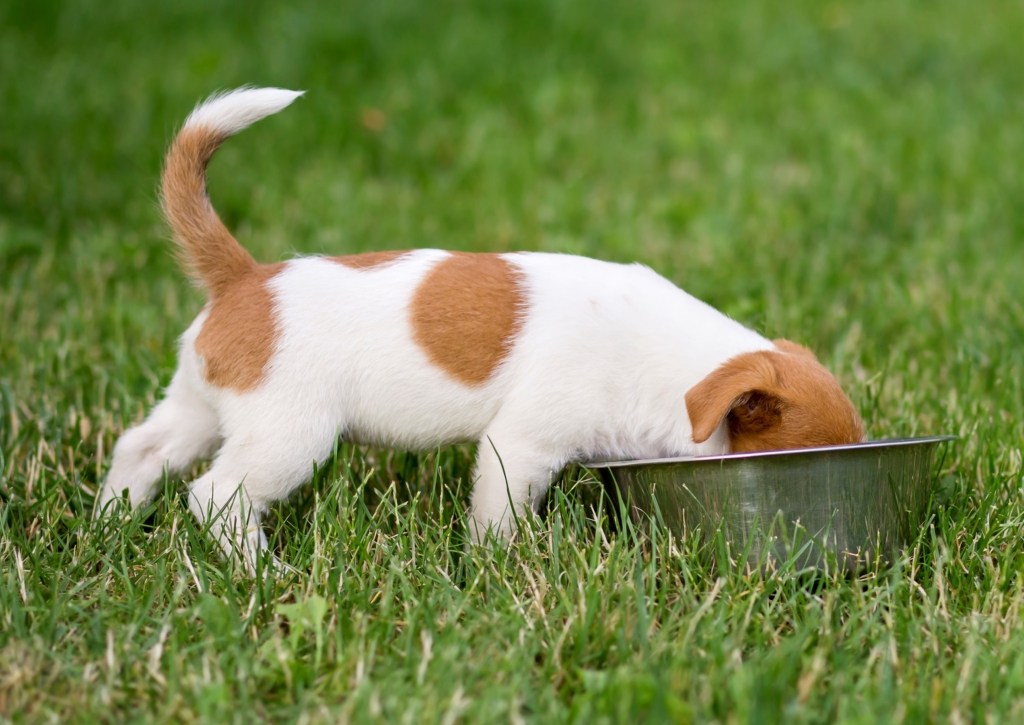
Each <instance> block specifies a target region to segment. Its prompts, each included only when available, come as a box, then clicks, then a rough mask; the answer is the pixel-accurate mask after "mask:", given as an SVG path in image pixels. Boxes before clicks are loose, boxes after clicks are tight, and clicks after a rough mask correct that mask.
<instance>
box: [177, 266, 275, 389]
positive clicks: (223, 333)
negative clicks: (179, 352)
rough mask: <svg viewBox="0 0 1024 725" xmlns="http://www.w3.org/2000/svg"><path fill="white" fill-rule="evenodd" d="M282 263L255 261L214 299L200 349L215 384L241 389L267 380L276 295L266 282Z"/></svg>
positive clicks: (198, 342) (206, 371) (197, 346)
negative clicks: (257, 263) (265, 374)
mask: <svg viewBox="0 0 1024 725" xmlns="http://www.w3.org/2000/svg"><path fill="white" fill-rule="evenodd" d="M283 267H284V265H283V264H282V263H278V264H260V265H255V266H253V267H252V269H250V270H249V271H248V272H247V273H244V274H243V275H242V276H240V277H238V278H236V279H235V280H234V281H233V282H231V283H230V284H229V285H228V286H227V287H225V288H224V289H222V290H221V292H220V294H219V295H218V296H217V297H215V298H214V299H213V300H212V302H211V303H210V314H209V316H208V317H207V318H206V321H205V322H204V323H203V329H202V330H200V331H199V335H198V337H196V343H195V349H196V352H197V353H198V354H199V355H201V356H202V357H203V361H204V362H205V367H204V369H203V377H205V378H206V381H207V382H209V383H210V384H211V385H216V386H218V387H222V388H230V389H232V390H235V391H238V392H242V391H245V390H251V389H252V388H254V387H256V386H257V385H258V384H259V383H260V381H262V380H263V374H264V372H265V371H266V367H267V362H269V360H270V356H271V355H272V354H273V352H274V345H275V343H276V340H277V323H276V321H275V319H274V299H273V295H272V294H271V292H270V290H269V289H268V287H267V283H268V282H269V281H270V280H271V278H273V277H274V275H276V274H277V273H278V272H280V271H281V269H282V268H283Z"/></svg>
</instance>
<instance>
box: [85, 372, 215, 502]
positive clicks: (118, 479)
mask: <svg viewBox="0 0 1024 725" xmlns="http://www.w3.org/2000/svg"><path fill="white" fill-rule="evenodd" d="M190 378H191V376H190V375H189V374H188V373H187V372H186V371H185V370H183V369H180V368H179V370H178V372H177V373H175V375H174V379H173V380H172V381H171V384H170V385H169V386H168V388H167V393H166V395H165V397H164V399H163V400H162V401H160V403H158V404H157V406H156V407H155V408H153V410H152V411H151V412H150V414H149V416H148V417H147V418H146V420H145V421H144V422H142V423H141V424H139V425H137V426H135V427H134V428H130V429H129V430H127V431H125V432H124V434H123V435H122V436H121V438H120V439H119V440H118V441H117V445H116V446H114V460H113V462H112V463H111V464H110V471H109V473H108V474H107V478H106V480H105V481H104V483H103V488H102V489H101V490H100V493H99V495H98V496H97V498H96V509H95V514H96V516H100V515H101V514H102V513H103V512H104V510H105V509H106V508H107V506H108V505H109V503H110V501H111V500H113V499H114V498H117V497H119V496H121V495H122V494H123V493H124V492H125V491H127V492H128V499H129V501H130V502H131V505H132V506H133V507H134V506H138V505H139V504H140V503H143V502H145V501H147V500H149V499H150V498H151V497H152V496H153V494H154V492H155V489H156V487H157V485H158V484H159V483H160V480H161V479H162V478H163V473H164V469H165V467H166V469H167V470H168V472H169V473H170V474H175V473H179V472H181V471H183V470H185V469H187V468H188V467H189V466H191V465H192V464H193V463H194V462H195V461H197V460H199V459H200V458H204V457H206V456H209V455H210V454H211V453H213V451H214V450H216V447H217V445H218V444H219V443H220V433H219V423H218V418H217V414H216V413H215V412H214V410H213V409H212V408H211V407H210V406H209V404H208V403H207V402H206V401H205V400H203V398H202V396H201V395H200V394H199V392H198V391H197V390H196V389H195V387H194V383H193V382H192V381H191V379H190Z"/></svg>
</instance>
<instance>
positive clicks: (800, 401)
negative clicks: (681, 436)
mask: <svg viewBox="0 0 1024 725" xmlns="http://www.w3.org/2000/svg"><path fill="white" fill-rule="evenodd" d="M774 344H775V348H776V349H775V350H762V351H758V352H748V353H744V354H742V355H737V356H736V357H734V358H732V359H730V360H728V361H727V362H725V363H724V364H722V365H720V366H719V367H718V368H717V369H715V370H714V371H713V372H712V373H711V374H710V375H708V376H707V377H706V378H704V379H703V380H701V381H700V382H699V383H697V384H696V385H695V386H693V387H692V388H691V389H690V391H689V392H688V393H687V394H686V410H687V412H688V413H689V415H690V423H691V424H692V426H693V440H694V442H695V443H703V442H704V441H706V440H707V439H708V438H710V437H711V434H712V433H714V432H715V430H716V429H717V428H718V426H719V425H720V424H721V423H722V421H723V420H725V421H726V422H727V423H728V428H729V440H730V445H731V449H732V451H733V452H734V453H739V452H748V451H769V450H782V449H786V448H808V447H812V446H830V445H842V444H845V443H859V442H861V441H862V440H864V424H863V423H862V422H861V419H860V416H859V415H857V411H856V410H855V409H854V407H853V403H851V402H850V399H849V398H848V397H846V394H845V393H844V392H843V389H842V388H841V387H839V383H838V382H837V381H836V379H835V378H834V377H833V376H832V373H830V372H829V371H828V370H826V369H825V366H823V365H822V364H821V363H819V362H818V359H817V358H816V357H815V356H814V353H813V352H811V351H810V350H808V349H807V348H805V347H802V346H801V345H797V344H796V343H794V342H790V341H789V340H775V341H774Z"/></svg>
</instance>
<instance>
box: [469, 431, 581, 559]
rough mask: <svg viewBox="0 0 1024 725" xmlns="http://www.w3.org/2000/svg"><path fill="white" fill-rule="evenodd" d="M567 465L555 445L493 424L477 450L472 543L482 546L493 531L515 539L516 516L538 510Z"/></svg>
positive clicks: (471, 519) (472, 510)
mask: <svg viewBox="0 0 1024 725" xmlns="http://www.w3.org/2000/svg"><path fill="white" fill-rule="evenodd" d="M563 465H564V460H560V457H559V456H558V455H557V454H556V453H555V452H554V451H552V450H551V448H550V446H547V445H544V444H540V443H537V442H536V441H534V440H532V439H531V438H530V437H529V436H524V435H521V434H519V433H518V432H517V431H513V430H508V429H504V428H503V427H502V426H501V425H492V426H491V428H490V429H489V430H488V431H487V433H486V434H485V435H484V436H483V438H481V440H480V444H479V446H478V449H477V461H476V467H475V471H474V475H473V480H474V487H473V498H472V504H471V509H470V517H469V518H470V521H469V526H470V535H471V536H472V539H473V541H474V542H475V543H482V542H483V541H484V539H485V538H486V535H487V532H488V531H490V532H492V533H493V534H494V535H496V536H498V537H501V538H504V539H509V538H511V536H512V535H513V534H514V533H515V519H516V516H521V515H523V514H524V513H526V512H527V511H533V512H534V513H536V512H537V510H538V508H539V507H540V504H541V502H542V501H543V499H544V494H545V493H547V490H548V487H549V486H550V485H551V480H552V478H553V477H554V476H555V475H556V474H557V473H558V470H559V469H560V468H561V467H562V466H563ZM513 511H515V516H514V515H513V513H512V512H513Z"/></svg>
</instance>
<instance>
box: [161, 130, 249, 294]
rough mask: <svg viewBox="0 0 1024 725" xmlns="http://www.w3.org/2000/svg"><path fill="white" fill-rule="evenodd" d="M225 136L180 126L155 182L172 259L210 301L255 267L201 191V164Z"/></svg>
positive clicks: (203, 175)
mask: <svg viewBox="0 0 1024 725" xmlns="http://www.w3.org/2000/svg"><path fill="white" fill-rule="evenodd" d="M228 135H230V134H223V133H219V132H217V131H214V130H212V129H210V128H208V127H204V126H197V125H191V124H189V125H186V127H185V128H184V129H182V131H181V133H179V134H178V137H177V138H176V139H174V143H173V144H172V145H171V150H170V151H168V152H167V160H166V164H165V166H164V173H163V177H162V179H161V194H160V201H161V206H162V208H163V212H164V217H165V218H166V219H167V223H168V224H169V225H170V227H171V231H172V233H173V236H174V242H175V243H176V244H177V246H178V261H179V263H180V264H181V265H182V267H183V268H184V270H185V272H186V273H187V274H188V275H189V276H190V277H192V279H194V280H196V282H198V283H199V284H200V285H201V286H203V287H204V288H205V289H206V290H207V292H208V293H209V295H210V297H211V298H216V297H217V296H219V295H220V294H222V293H223V292H224V291H225V290H226V289H227V288H228V287H229V286H230V285H231V283H232V282H233V281H235V280H237V279H238V278H240V277H242V276H243V275H244V274H245V273H246V272H248V271H250V270H252V269H253V268H254V267H255V266H256V261H255V260H254V259H253V258H252V255H250V254H249V252H247V251H246V250H245V248H244V247H242V245H241V244H239V243H238V240H237V239H235V238H234V237H233V236H232V235H231V232H229V231H228V230H227V228H226V227H225V226H224V223H223V222H221V220H220V217H218V216H217V212H216V211H214V208H213V205H212V204H210V197H209V195H208V194H207V192H206V166H207V164H209V162H210V159H211V158H212V157H213V154H214V152H215V151H216V150H217V148H218V147H219V146H220V145H221V143H223V141H224V140H225V139H226V138H227V136H228Z"/></svg>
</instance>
